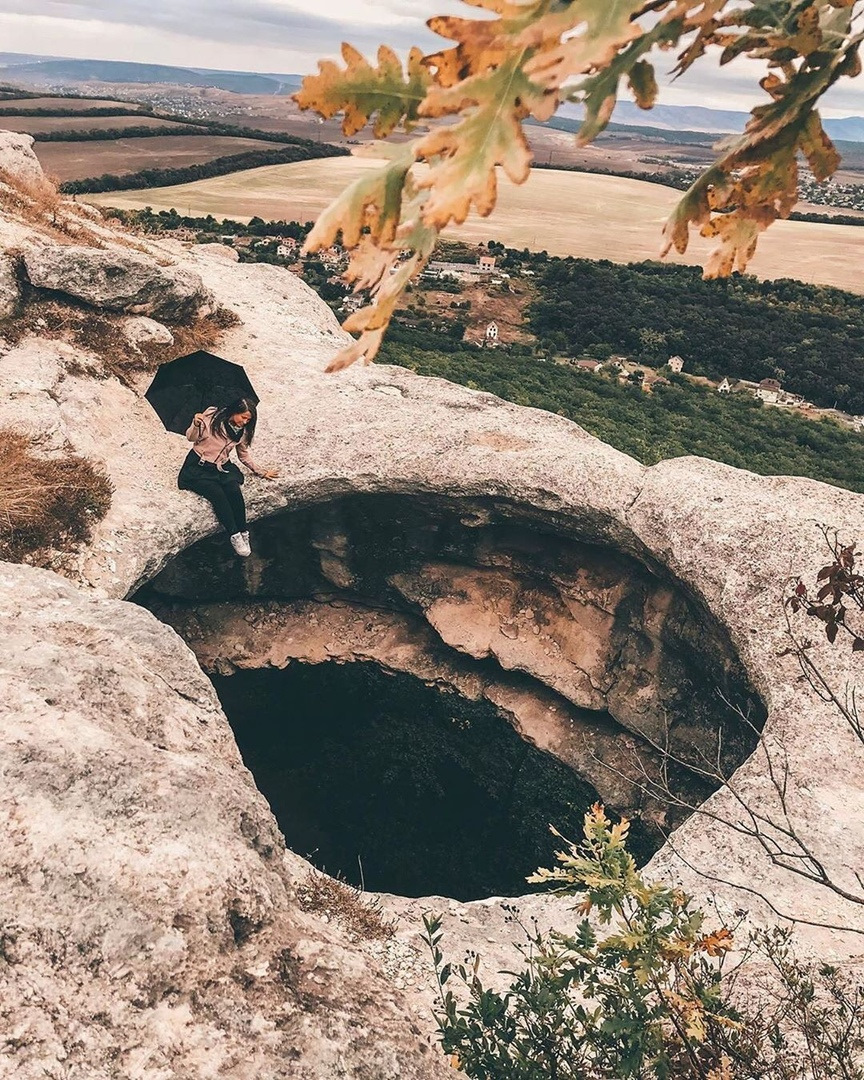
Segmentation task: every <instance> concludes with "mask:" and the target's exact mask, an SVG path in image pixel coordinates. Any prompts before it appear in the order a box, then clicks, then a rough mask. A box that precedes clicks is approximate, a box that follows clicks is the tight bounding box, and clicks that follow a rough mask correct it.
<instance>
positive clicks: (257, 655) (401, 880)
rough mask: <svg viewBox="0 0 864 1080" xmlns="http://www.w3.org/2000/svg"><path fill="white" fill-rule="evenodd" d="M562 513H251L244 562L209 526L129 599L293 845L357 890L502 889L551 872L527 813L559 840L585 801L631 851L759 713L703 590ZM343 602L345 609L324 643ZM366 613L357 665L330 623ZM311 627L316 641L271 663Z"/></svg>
mask: <svg viewBox="0 0 864 1080" xmlns="http://www.w3.org/2000/svg"><path fill="white" fill-rule="evenodd" d="M582 525H583V530H582V532H581V533H580V532H578V531H577V530H576V529H575V528H574V527H573V524H572V523H568V522H567V521H566V520H562V519H561V518H560V517H558V518H553V517H552V516H551V515H546V516H544V515H543V514H541V513H539V512H538V511H536V510H534V509H533V508H530V507H522V508H520V507H516V506H513V505H511V504H507V503H505V502H502V501H500V500H499V501H494V500H489V499H487V500H483V499H473V500H470V501H469V500H452V499H450V500H448V499H443V498H437V497H431V496H429V497H423V496H397V495H363V496H361V495H350V496H344V497H341V498H338V499H334V500H333V501H331V502H327V503H321V504H316V505H312V506H307V507H304V508H301V509H296V510H292V511H284V512H282V513H279V514H275V515H273V516H272V517H269V518H265V519H263V520H260V521H258V522H256V523H255V524H254V525H253V526H252V529H251V532H252V546H253V556H252V558H251V559H249V560H245V561H244V560H238V559H236V558H235V557H233V556H232V554H231V553H230V551H229V550H228V548H227V545H226V543H225V539H224V537H222V536H215V537H211V538H209V539H206V540H203V541H201V542H199V543H197V544H195V545H192V546H191V547H190V548H188V549H187V550H185V551H183V552H181V553H180V554H179V555H178V556H177V557H176V558H174V559H173V560H171V562H170V563H169V564H168V565H167V566H166V567H165V568H164V569H163V571H162V572H161V573H160V574H159V575H158V576H157V577H156V578H155V579H154V580H153V581H151V582H150V583H149V584H148V585H146V586H145V587H144V588H142V589H141V590H140V591H139V592H138V593H137V594H136V596H135V597H134V599H135V600H136V601H137V602H139V603H142V604H143V605H144V606H146V607H148V608H150V609H151V610H152V611H153V612H154V613H155V614H157V616H159V617H160V618H162V619H164V620H165V621H166V622H168V623H170V624H171V625H173V626H175V628H176V629H177V630H178V632H180V633H181V635H182V636H184V638H185V639H186V640H187V641H188V642H189V644H190V645H191V647H192V648H193V650H196V651H197V652H198V655H199V658H200V659H201V660H202V664H203V666H204V667H205V670H207V671H208V673H209V674H210V677H211V679H212V681H213V683H214V686H215V688H216V690H217V693H218V694H219V697H220V699H221V701H222V704H223V707H224V709H225V713H226V715H227V716H228V719H229V722H230V723H231V726H232V729H233V731H234V733H235V737H236V739H237V743H238V746H239V748H240V751H241V753H242V755H243V758H244V761H245V762H246V765H247V766H248V768H249V769H250V771H251V772H252V774H253V776H254V777H255V780H256V783H257V785H258V787H259V789H260V790H261V791H262V792H263V794H264V795H265V796H266V798H267V799H268V800H269V802H270V805H271V807H272V809H273V812H274V815H275V816H276V819H277V821H278V823H279V825H280V827H281V829H282V831H283V834H284V836H285V839H286V842H287V844H288V845H289V846H290V847H291V848H292V850H294V851H295V852H297V853H298V854H300V855H302V856H305V857H307V858H308V859H309V860H310V861H311V862H313V863H314V864H315V865H317V866H318V867H319V868H321V869H324V870H326V871H327V872H329V873H331V874H334V875H338V876H341V877H343V878H345V879H346V880H348V881H350V882H352V883H354V884H357V885H360V884H362V885H364V886H365V888H367V889H370V890H373V891H381V892H392V893H398V894H401V895H407V896H426V895H443V896H450V897H453V898H455V899H459V900H471V899H481V898H485V897H488V896H493V895H505V896H514V895H520V894H522V893H525V892H527V891H529V890H528V886H527V884H526V882H525V877H526V875H527V874H530V873H531V872H532V871H534V870H535V869H536V868H537V867H538V866H544V865H545V866H550V865H552V863H553V858H554V851H555V848H556V842H555V840H554V838H553V837H552V835H551V834H550V832H549V828H548V827H549V825H550V824H554V825H555V827H556V828H557V829H559V830H560V831H561V832H562V833H563V834H564V835H565V836H570V837H573V838H574V839H578V838H579V836H580V834H581V826H582V815H583V814H584V812H585V810H586V809H587V808H588V807H589V806H590V805H591V804H592V803H593V802H595V801H598V800H599V801H603V802H605V803H606V805H607V806H608V807H609V808H610V810H612V811H613V812H618V813H626V814H627V815H628V816H629V817H631V819H632V820H633V826H632V828H631V850H632V852H633V854H634V856H635V857H636V858H637V861H639V862H640V863H644V862H645V861H647V859H648V858H650V856H651V855H652V854H653V853H654V852H655V851H656V850H657V849H658V848H659V847H660V845H661V844H662V842H663V839H664V836H665V835H666V834H668V832H669V831H670V830H671V829H673V828H675V827H676V826H677V825H678V824H680V823H681V821H683V820H684V819H685V818H686V817H687V816H689V812H690V811H689V809H688V808H687V804H689V805H691V806H693V805H699V803H701V802H702V801H703V800H704V799H705V798H707V797H708V795H710V794H711V792H712V791H713V790H716V788H717V786H718V784H717V783H712V782H711V781H710V780H709V779H708V778H706V777H705V776H704V775H701V772H702V771H703V770H702V769H701V766H702V765H703V764H704V762H705V761H706V760H710V759H711V758H712V757H713V756H714V755H715V754H717V752H718V748H719V754H720V759H721V765H722V767H723V769H724V770H725V771H726V772H727V773H728V774H731V772H732V771H734V769H735V768H736V767H737V766H738V765H739V764H741V763H742V762H743V761H744V760H746V758H747V757H748V756H749V754H750V753H752V750H753V748H754V746H755V743H756V739H757V733H758V731H759V730H760V729H761V727H762V725H763V723H764V719H765V709H764V706H763V704H762V702H761V701H760V699H759V697H758V695H757V694H756V692H755V690H754V689H753V687H752V685H751V684H750V681H749V678H748V676H747V673H746V671H745V669H744V667H743V665H742V663H741V661H740V660H739V658H738V657H737V655H736V653H735V650H734V647H733V645H732V643H731V641H730V639H729V637H728V634H727V633H726V631H725V630H724V628H723V627H722V626H721V625H720V624H719V622H718V621H717V619H716V618H714V616H713V615H712V614H711V613H710V612H709V611H707V609H706V608H705V606H704V604H702V603H701V601H700V600H699V599H698V598H697V597H695V596H693V595H692V593H690V592H689V591H688V590H687V589H686V588H685V587H684V586H683V585H682V583H681V582H677V581H675V580H673V579H672V578H671V577H670V576H669V575H668V573H666V572H665V571H664V570H663V568H662V567H661V566H659V565H657V564H656V563H655V562H654V561H652V560H650V558H649V557H647V555H645V553H642V555H643V557H641V558H637V557H636V556H635V555H634V554H633V552H629V553H626V552H623V551H620V550H616V549H615V548H614V547H613V546H611V545H610V544H609V543H608V541H606V542H605V543H604V542H602V541H603V536H602V529H598V528H596V523H595V532H594V535H589V536H586V535H585V532H586V530H585V528H584V525H585V523H582ZM588 532H589V533H590V529H589V530H588ZM347 608H350V609H351V611H352V613H353V615H354V616H356V617H357V618H359V619H360V623H356V622H355V623H353V624H351V633H349V634H348V640H343V641H342V642H341V646H342V652H341V653H340V652H339V649H338V648H335V647H334V645H333V640H335V637H336V636H338V628H337V626H336V623H335V622H334V611H335V610H336V609H343V610H344V609H347ZM364 613H366V614H364ZM382 613H386V616H387V617H388V618H390V619H391V624H389V629H388V633H389V634H390V635H391V636H390V637H387V635H384V637H383V638H382V639H381V640H386V642H387V644H388V647H390V648H391V649H392V655H388V654H386V652H385V653H384V654H380V655H377V656H376V657H375V658H374V661H373V660H370V658H369V657H368V656H366V655H364V654H363V653H362V650H358V649H357V641H356V640H355V639H354V638H352V636H351V635H352V634H357V633H362V632H363V625H364V624H368V625H367V626H366V629H368V628H369V627H373V625H374V623H375V620H376V618H379V617H381V616H382ZM232 619H234V620H235V621H234V622H231V623H230V625H231V627H233V629H230V630H225V632H224V633H223V629H224V628H225V627H227V626H228V625H229V622H230V620H232ZM220 620H225V622H224V624H223V623H222V622H220ZM292 620H293V621H292ZM328 620H329V621H328ZM393 620H396V621H398V620H401V622H398V627H399V630H400V632H401V634H402V636H401V638H400V637H398V635H396V636H395V637H394V636H393V625H395V623H393ZM310 622H311V623H314V624H315V625H316V627H317V626H318V624H319V623H320V624H321V625H320V628H319V629H320V631H321V635H323V636H319V638H318V639H317V641H314V640H313V641H312V643H311V644H310V641H309V640H306V641H305V643H304V644H303V647H302V648H299V647H298V650H297V652H296V654H294V655H293V656H292V655H290V652H291V643H292V642H295V641H296V639H303V638H304V637H305V638H309V637H310V631H309V626H308V624H309V623H310ZM412 628H413V629H412ZM342 629H343V633H344V625H343V627H342ZM421 631H422V637H423V639H424V644H423V645H422V648H420V647H419V646H418V641H419V637H420V636H421ZM277 632H278V633H279V634H281V635H282V638H281V641H282V644H281V645H280V648H282V649H283V654H284V655H283V656H282V659H280V660H278V661H276V662H275V667H274V666H273V663H274V661H272V659H271V657H270V651H269V650H270V648H271V646H272V643H273V637H274V635H275V634H277ZM412 633H413V634H414V635H415V640H411V635H412ZM208 635H209V639H208ZM226 635H227V639H226ZM232 635H235V636H236V635H240V637H242V638H243V639H244V640H243V642H242V647H241V642H240V640H239V638H238V640H237V641H236V642H235V641H234V638H233V637H232ZM256 635H257V636H256ZM311 637H312V638H313V639H314V634H312V635H311ZM373 637H374V634H373ZM204 639H208V640H204ZM250 640H251V641H252V645H250ZM214 641H215V643H216V649H217V652H218V653H219V657H218V658H217V659H216V660H214V656H213V655H212V654H208V652H207V650H208V648H210V647H211V646H213V643H214ZM286 641H287V642H288V644H287V645H286V644H285V642H286ZM430 641H431V644H430ZM235 645H236V648H237V649H238V650H239V653H238V654H237V655H232V648H233V647H234V646H235ZM310 649H311V652H312V653H315V652H316V649H317V654H316V658H315V659H314V660H311V659H309V656H310V655H311V654H310ZM412 649H413V650H414V652H413V653H411V650H412ZM418 649H419V652H418ZM423 649H425V650H426V651H425V653H423V655H422V661H423V662H422V663H421V662H420V661H418V659H417V656H418V655H419V653H421V652H422V651H423ZM244 650H245V651H244ZM409 653H411V655H412V656H413V661H412V662H413V663H414V669H413V670H412V668H411V664H410V663H406V661H405V657H406V655H408V654H409ZM205 655H206V656H209V660H207V661H206V662H205V659H204V657H205ZM400 665H401V666H400ZM436 665H437V666H436ZM439 670H440V671H441V672H444V673H446V675H445V677H439V675H438V671H439ZM430 671H432V672H433V674H432V676H431V678H430V675H429V673H430ZM418 676H419V677H418ZM460 687H461V689H460ZM478 687H479V689H478ZM490 687H491V688H492V689H491V691H490ZM463 691H464V692H463ZM503 701H506V702H508V705H507V707H506V708H505V707H502V706H501V704H500V703H501V702H503ZM493 702H496V703H493ZM513 702H516V704H515V705H514V704H512V703H513ZM526 702H527V704H526ZM730 703H731V705H732V706H733V707H731V708H730ZM735 708H738V709H740V710H741V713H742V714H745V713H746V715H747V716H748V718H749V719H748V721H747V722H744V721H742V719H741V716H740V715H738V714H736V712H735ZM520 710H521V711H520ZM658 741H665V742H667V743H668V746H669V748H670V749H671V751H672V752H673V753H674V755H675V756H676V757H678V758H680V759H681V761H682V762H683V763H684V764H683V765H680V766H677V765H676V766H674V767H673V768H671V769H670V770H669V772H668V781H669V783H670V785H671V788H672V789H673V796H674V797H673V798H671V799H669V800H667V801H666V802H665V803H664V801H663V799H662V798H658V797H657V795H656V794H654V795H652V796H647V795H646V794H645V791H644V788H640V784H639V782H638V778H633V777H627V776H625V775H624V774H625V772H626V770H627V768H628V767H630V766H628V762H629V763H630V765H632V764H633V763H634V762H635V761H637V760H638V762H639V767H640V768H641V767H647V768H648V769H649V770H651V771H652V775H653V777H654V779H657V778H658V777H660V776H662V775H663V770H662V762H660V761H659V760H658V759H657V754H656V753H654V751H653V750H652V744H654V745H655V746H656V744H657V742H658ZM586 745H587V752H586ZM558 843H559V844H560V841H559V842H558Z"/></svg>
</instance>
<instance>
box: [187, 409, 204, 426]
mask: <svg viewBox="0 0 864 1080" xmlns="http://www.w3.org/2000/svg"><path fill="white" fill-rule="evenodd" d="M186 415H187V416H188V415H189V414H188V413H187V414H186ZM192 421H193V423H195V424H203V423H204V414H203V413H200V412H196V413H195V415H194V416H193V417H192Z"/></svg>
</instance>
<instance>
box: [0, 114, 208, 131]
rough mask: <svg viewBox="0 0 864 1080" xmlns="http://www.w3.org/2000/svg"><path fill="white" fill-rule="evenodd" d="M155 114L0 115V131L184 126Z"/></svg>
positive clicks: (101, 129)
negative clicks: (161, 118)
mask: <svg viewBox="0 0 864 1080" xmlns="http://www.w3.org/2000/svg"><path fill="white" fill-rule="evenodd" d="M188 126H189V125H188V124H180V123H177V122H176V121H172V120H160V119H159V118H158V117H156V116H0V131H25V132H27V134H28V135H41V134H43V133H44V132H48V131H106V130H108V129H109V128H117V129H119V130H122V129H123V128H130V127H146V128H184V127H188Z"/></svg>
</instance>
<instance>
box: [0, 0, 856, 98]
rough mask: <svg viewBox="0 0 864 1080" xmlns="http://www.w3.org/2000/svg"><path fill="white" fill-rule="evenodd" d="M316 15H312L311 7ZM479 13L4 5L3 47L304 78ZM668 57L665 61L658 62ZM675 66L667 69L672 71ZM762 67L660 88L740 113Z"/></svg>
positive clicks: (701, 73) (157, 4) (339, 1)
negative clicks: (436, 17) (346, 46)
mask: <svg viewBox="0 0 864 1080" xmlns="http://www.w3.org/2000/svg"><path fill="white" fill-rule="evenodd" d="M310 8H311V9H314V12H315V13H314V14H310V12H309V9H310ZM452 12H459V13H460V14H469V15H470V14H472V13H474V14H477V9H476V8H467V7H465V5H464V4H461V3H459V2H458V0H314V2H313V0H303V2H300V0H0V48H2V49H3V50H5V51H8V52H25V53H37V54H45V55H49V56H73V57H75V56H77V57H82V58H87V59H91V58H93V59H102V60H137V61H141V62H144V63H161V64H173V65H177V66H181V67H182V66H189V67H209V68H220V69H226V70H234V71H265V72H266V71H271V72H280V73H283V74H289V73H295V72H298V73H305V72H308V71H312V70H314V68H315V61H316V60H317V59H318V58H319V57H323V56H332V55H333V54H334V53H336V52H337V51H338V47H339V43H340V42H341V41H351V42H352V43H353V44H355V45H357V46H358V48H360V49H361V50H363V51H365V52H367V53H371V52H373V51H374V49H375V48H376V47H377V46H378V44H380V43H381V42H382V41H384V42H387V43H388V44H390V45H393V46H394V47H396V48H398V49H406V48H407V47H408V46H410V45H412V44H417V45H420V46H421V47H422V48H423V49H424V50H429V49H430V48H432V47H434V46H435V45H436V44H439V45H440V44H444V43H443V42H442V41H441V39H439V38H435V37H434V36H433V35H432V34H430V33H429V31H428V30H426V29H425V26H424V18H426V17H428V16H429V15H430V14H432V13H435V14H447V13H452ZM665 61H666V57H665V56H664V57H661V66H662V65H664V64H665ZM669 66H671V64H670V65H669ZM759 74H760V68H759V66H758V65H755V64H750V63H747V62H743V63H742V64H741V65H739V66H738V67H736V68H735V70H734V71H728V70H727V71H723V72H720V71H719V70H718V69H717V68H716V67H713V66H712V65H711V64H710V62H709V63H707V64H705V63H703V64H700V65H699V66H698V71H697V72H696V73H692V74H690V75H688V76H687V77H686V79H682V80H680V81H679V82H677V83H676V84H675V85H673V86H669V87H664V90H663V93H662V96H661V100H662V101H663V102H664V103H666V104H674V105H705V106H708V107H712V108H732V109H737V108H741V109H746V108H749V107H750V106H752V105H753V104H754V102H755V101H757V100H760V99H761V98H763V97H764V95H763V94H762V92H761V91H760V90H759V88H758V85H757V83H758V78H759ZM859 82H860V85H858V84H856V83H854V82H851V81H850V80H846V81H845V84H844V85H842V86H838V87H836V88H835V89H834V90H833V91H832V92H831V95H830V98H829V99H826V101H825V108H823V112H824V113H825V114H826V115H829V116H846V115H850V114H856V115H864V77H862V78H861V79H860V80H859Z"/></svg>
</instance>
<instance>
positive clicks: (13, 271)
mask: <svg viewBox="0 0 864 1080" xmlns="http://www.w3.org/2000/svg"><path fill="white" fill-rule="evenodd" d="M20 303H21V285H20V283H19V281H18V272H17V268H16V266H15V262H14V260H13V259H11V258H10V257H9V256H8V255H0V319H11V318H12V317H13V316H14V315H15V314H17V312H18V307H19V304H20Z"/></svg>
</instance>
